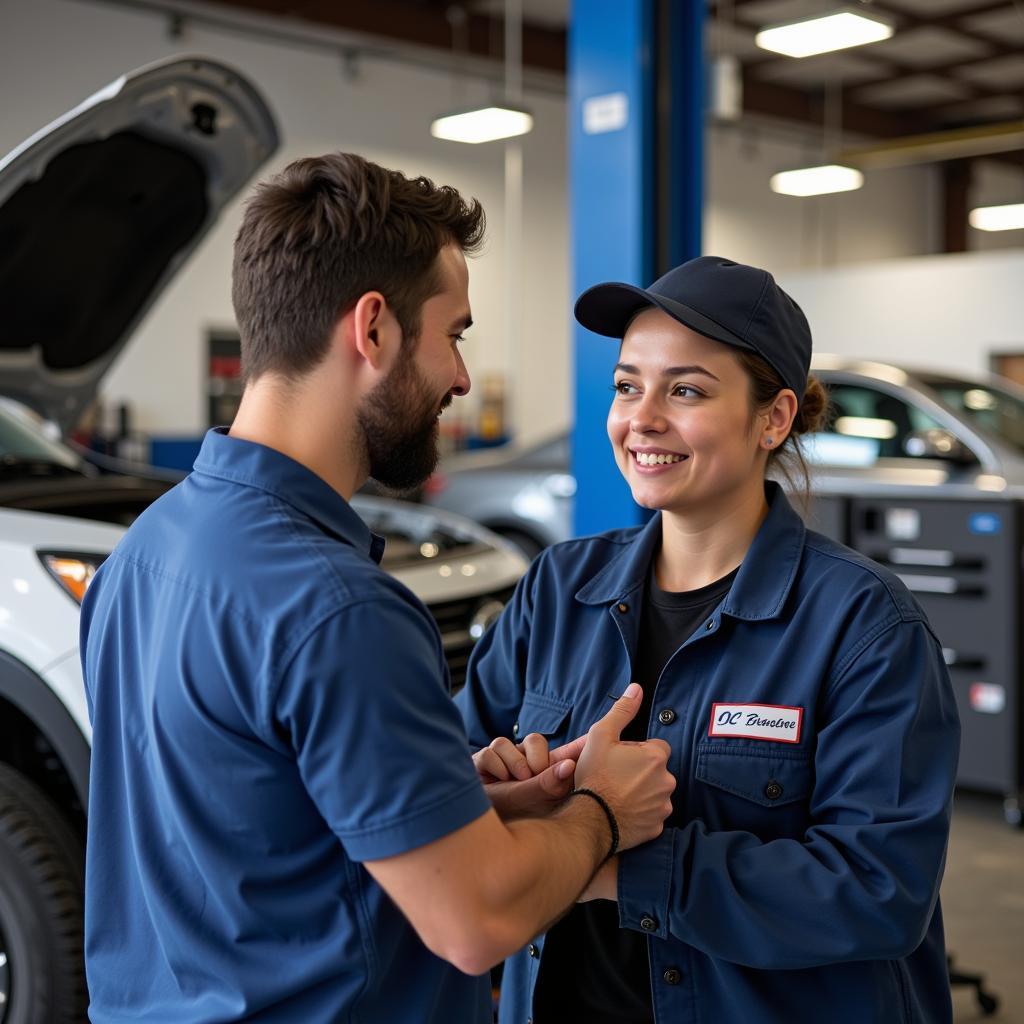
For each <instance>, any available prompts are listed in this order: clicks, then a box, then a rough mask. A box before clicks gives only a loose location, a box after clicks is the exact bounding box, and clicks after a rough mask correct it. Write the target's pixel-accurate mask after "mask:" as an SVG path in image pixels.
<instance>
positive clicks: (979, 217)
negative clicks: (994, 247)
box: [967, 203, 1024, 231]
mask: <svg viewBox="0 0 1024 1024" xmlns="http://www.w3.org/2000/svg"><path fill="white" fill-rule="evenodd" d="M967 219H968V221H969V223H970V225H971V227H972V228H977V229H978V230H979V231H1017V230H1019V229H1021V228H1024V203H1007V204H1006V205H1005V206H979V207H978V208H977V209H976V210H971V213H970V216H969V217H968V218H967Z"/></svg>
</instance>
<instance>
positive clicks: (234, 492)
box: [82, 431, 490, 1024]
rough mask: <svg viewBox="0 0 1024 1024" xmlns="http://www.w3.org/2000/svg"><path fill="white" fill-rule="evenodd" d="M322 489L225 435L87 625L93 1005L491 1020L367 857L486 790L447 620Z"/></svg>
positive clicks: (461, 813)
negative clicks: (463, 713) (439, 623)
mask: <svg viewBox="0 0 1024 1024" xmlns="http://www.w3.org/2000/svg"><path fill="white" fill-rule="evenodd" d="M382 548H383V543H382V542H381V541H380V540H379V538H374V537H373V536H372V535H371V534H370V532H369V530H368V529H367V528H366V526H365V525H364V524H363V522H362V521H361V520H360V519H359V518H358V516H357V515H356V514H355V512H354V511H353V510H352V508H351V507H350V506H349V505H348V503H347V502H345V501H344V500H343V499H342V498H341V497H340V496H339V495H338V494H337V493H336V492H335V491H334V490H333V489H332V488H331V487H330V486H329V485H328V484H327V483H325V482H324V481H323V480H322V479H320V478H319V477H318V476H316V475H315V474H314V473H312V472H311V471H309V470H308V469H306V468H305V467H303V466H301V465H300V464H298V463H297V462H295V461H293V460H292V459H290V458H288V457H287V456H285V455H283V454H281V453H280V452H277V451H274V450H272V449H270V448H267V447H264V446H262V445H258V444H253V443H251V442H248V441H243V440H240V439H237V438H233V437H230V436H228V435H227V434H225V433H223V432H220V431H212V432H211V433H210V434H208V435H207V437H206V440H205V442H204V444H203V448H202V451H201V453H200V455H199V458H198V460H197V461H196V464H195V471H194V472H193V473H192V475H191V476H190V477H188V479H186V480H185V481H183V482H182V483H181V484H179V485H178V486H177V487H175V488H174V489H173V490H172V491H170V492H169V493H168V494H167V495H165V496H164V497H163V498H161V499H160V500H159V501H157V502H156V503H155V504H153V505H152V506H150V508H149V509H147V510H146V512H145V513H144V514H143V515H142V516H141V517H140V518H139V519H138V520H137V521H136V522H135V524H134V525H133V526H132V527H131V529H130V530H129V531H128V533H127V535H126V536H125V537H124V539H123V540H122V542H121V543H120V544H119V545H118V547H117V548H116V549H115V551H114V553H113V554H112V555H111V556H110V558H109V559H107V561H106V562H105V563H104V565H103V566H102V568H101V569H100V570H99V572H98V573H97V575H96V578H95V580H94V581H93V583H92V585H91V586H90V588H89V591H88V594H87V595H86V599H85V602H84V605H83V610H82V611H83V614H82V662H83V668H84V674H85V680H86V690H87V697H88V702H89V711H90V717H91V721H92V726H93V754H92V777H91V784H90V807H89V834H88V854H87V864H86V968H87V973H88V982H89V990H90V996H91V1001H92V1004H91V1009H90V1016H91V1018H92V1020H93V1021H95V1022H108V1021H128V1020H131V1021H167V1022H174V1024H186V1022H194V1024H200V1022H203V1024H205V1022H210V1024H212V1022H215V1021H217V1022H219V1021H237V1020H243V1019H244V1020H247V1021H250V1020H251V1021H301V1022H303V1024H307V1022H317V1021H338V1022H342V1021H344V1022H348V1021H352V1022H356V1021H361V1022H382V1021H388V1022H394V1024H401V1022H405V1021H408V1022H410V1024H412V1022H416V1024H423V1022H429V1021H437V1022H442V1021H443V1022H450V1021H460V1022H462V1021H465V1022H478V1021H479V1022H483V1021H488V1020H489V1019H490V996H489V982H488V980H487V978H486V977H484V978H472V977H468V976H466V975H464V974H461V973H460V972H459V971H457V970H456V969H455V968H454V967H452V966H450V965H449V964H447V963H445V962H444V961H442V960H440V959H439V958H437V957H436V956H434V954H432V953H431V952H429V951H428V950H427V949H426V947H425V946H424V945H423V944H422V942H421V941H420V939H419V937H418V936H417V935H416V933H415V932H414V930H413V929H412V927H411V926H410V925H409V923H408V922H407V921H406V919H405V918H404V917H403V915H402V914H401V913H400V911H399V910H398V909H397V908H396V907H395V906H394V904H393V903H392V902H391V901H390V900H389V899H388V897H387V896H386V895H385V894H384V892H383V891H382V890H381V889H380V888H379V887H378V886H377V885H376V884H375V883H374V881H373V880H372V878H371V877H370V875H369V874H368V873H367V871H366V870H365V868H364V867H363V866H362V864H361V862H362V861H366V860H375V859H379V858H383V857H389V856H393V855H395V854H399V853H402V852H405V851H407V850H411V849H413V848H415V847H418V846H421V845H423V844H426V843H429V842H431V841H433V840H436V839H439V838H441V837H442V836H444V835H447V834H448V833H450V832H452V831H454V830H455V829H458V828H460V827H462V826H463V825H466V824H468V823H470V822H471V821H473V820H475V819H476V818H478V817H479V816H480V815H482V814H483V813H485V812H486V811H487V810H488V808H489V806H490V805H489V802H488V800H487V797H486V796H485V794H484V792H483V790H482V788H481V786H480V783H479V781H478V779H477V777H476V774H475V772H474V769H473V766H472V762H471V761H470V759H469V757H468V756H467V753H466V736H465V731H464V728H463V726H462V723H461V721H460V719H459V715H458V713H457V712H456V710H455V708H454V706H453V705H452V703H451V701H450V699H449V696H448V686H447V682H448V680H447V669H446V667H445V662H444V657H443V651H442V646H441V639H440V636H439V634H438V632H437V628H436V626H435V625H434V622H433V620H432V619H431V617H430V614H429V612H428V611H427V610H426V608H424V606H423V605H422V604H421V603H420V602H419V601H418V600H417V598H416V597H415V596H414V595H413V594H412V593H410V591H409V590H408V589H406V588H405V587H404V586H402V585H401V584H400V583H399V582H398V581H396V580H395V579H393V578H392V577H391V576H389V575H388V574H386V573H385V572H383V571H382V570H381V569H380V567H379V566H378V564H377V562H378V561H379V559H380V555H381V552H382Z"/></svg>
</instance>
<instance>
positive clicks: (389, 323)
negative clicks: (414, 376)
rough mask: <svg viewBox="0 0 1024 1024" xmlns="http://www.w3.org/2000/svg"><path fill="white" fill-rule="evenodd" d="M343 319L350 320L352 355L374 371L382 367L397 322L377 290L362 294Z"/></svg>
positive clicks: (387, 359) (388, 357) (384, 364)
mask: <svg viewBox="0 0 1024 1024" xmlns="http://www.w3.org/2000/svg"><path fill="white" fill-rule="evenodd" d="M343 319H347V320H348V321H349V324H348V329H349V331H350V332H351V336H350V338H349V342H350V344H351V346H352V351H353V355H356V356H357V357H358V358H361V359H363V360H365V361H366V362H367V363H369V364H370V366H371V367H373V369H375V370H379V369H382V368H383V367H384V366H386V365H387V364H388V363H389V362H390V361H391V359H392V353H391V351H390V348H391V345H390V342H391V341H392V340H393V339H392V335H393V334H394V333H395V332H396V330H397V329H398V324H397V321H396V320H395V317H394V315H393V314H392V312H391V310H390V309H388V304H387V300H386V299H385V298H384V296H383V295H381V293H380V292H366V293H365V294H363V295H361V296H360V297H359V299H358V300H357V302H356V304H355V305H354V306H353V307H352V308H351V309H350V310H349V312H348V313H347V314H346V315H345V317H344V318H343ZM399 340H401V338H400V337H399Z"/></svg>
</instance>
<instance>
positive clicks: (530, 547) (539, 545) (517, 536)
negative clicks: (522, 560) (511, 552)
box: [491, 526, 546, 562]
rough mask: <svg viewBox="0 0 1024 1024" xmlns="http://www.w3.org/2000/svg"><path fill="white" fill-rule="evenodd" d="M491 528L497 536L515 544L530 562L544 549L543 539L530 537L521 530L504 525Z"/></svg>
mask: <svg viewBox="0 0 1024 1024" xmlns="http://www.w3.org/2000/svg"><path fill="white" fill-rule="evenodd" d="M491 529H492V530H494V532H495V533H496V534H498V536H499V537H504V538H505V540H507V541H508V542H509V543H510V544H515V546H516V547H517V548H519V550H520V551H521V552H522V553H523V554H524V555H525V556H526V558H528V559H529V560H530V561H531V562H532V561H533V560H534V559H535V558H536V557H537V556H538V555H539V554H540V553H541V552H542V551H543V550H544V548H545V546H546V545H545V544H544V542H543V541H540V540H537V538H536V537H532V536H531V535H530V534H528V533H526V532H524V531H523V530H513V529H511V528H506V527H504V526H492V527H491Z"/></svg>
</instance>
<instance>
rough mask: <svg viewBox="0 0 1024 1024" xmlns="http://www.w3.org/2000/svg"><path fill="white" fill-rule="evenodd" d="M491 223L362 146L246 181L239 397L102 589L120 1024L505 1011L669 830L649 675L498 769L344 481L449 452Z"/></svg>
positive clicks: (108, 909)
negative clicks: (590, 896) (504, 974)
mask: <svg viewBox="0 0 1024 1024" xmlns="http://www.w3.org/2000/svg"><path fill="white" fill-rule="evenodd" d="M482 232H483V213H482V211H481V209H480V206H479V204H478V203H476V202H472V203H467V202H466V201H465V200H463V199H462V197H461V196H460V195H459V194H458V193H457V192H456V191H455V190H454V189H451V188H448V187H437V186H435V185H434V184H433V183H432V182H430V181H428V180H427V179H425V178H416V179H408V178H406V177H405V176H404V175H402V174H400V173H398V172H395V171H387V170H385V169H384V168H381V167H378V166H376V165H375V164H372V163H369V162H368V161H366V160H363V159H361V158H359V157H356V156H352V155H347V154H335V155H332V156H326V157H320V158H315V159H308V160H300V161H297V162H296V163H294V164H292V165H290V166H289V167H288V168H286V169H285V170H284V171H283V172H282V174H281V175H279V176H278V177H277V178H275V179H273V180H271V181H269V182H267V183H265V184H263V185H261V186H259V187H258V188H257V190H256V192H255V194H254V196H253V197H252V198H251V199H250V201H249V203H248V206H247V208H246V211H245V215H244V218H243V222H242V226H241V229H240V230H239V233H238V237H237V239H236V243H235V258H234V270H233V291H232V296H233V300H234V305H235V312H236V315H237V318H238V325H239V331H240V335H241V339H242V359H243V370H244V372H245V376H246V390H245V394H244V396H243V400H242V403H241V407H240V409H239V413H238V416H237V418H236V419H235V422H234V423H233V424H232V426H231V428H230V430H225V429H217V430H213V431H211V432H210V433H209V434H208V435H207V437H206V439H205V441H204V443H203V447H202V451H201V452H200V455H199V457H198V459H197V460H196V463H195V469H194V472H193V473H192V474H191V476H190V477H189V478H188V479H187V480H185V481H183V482H182V483H181V484H179V485H178V486H177V487H175V488H174V489H173V490H172V491H170V492H169V493H168V494H167V495H165V496H164V497H163V498H161V499H160V500H159V501H158V502H156V503H155V504H154V505H152V506H151V507H150V508H149V509H147V511H146V512H145V513H144V514H143V515H142V516H141V517H140V518H139V519H138V520H137V521H136V523H135V524H134V525H133V526H132V527H131V529H130V530H129V531H128V533H127V535H126V536H125V538H124V539H123V541H122V542H121V543H120V544H119V545H118V547H117V549H116V550H115V551H114V552H113V554H112V555H111V556H110V557H109V558H108V559H107V561H106V562H105V563H104V565H103V566H102V568H101V569H100V570H99V572H98V573H97V575H96V577H95V579H94V581H93V583H92V584H91V586H90V588H89V591H88V593H87V595H86V598H85V602H84V604H83V609H82V660H83V667H84V674H85V680H86V688H87V697H88V701H89V713H90V718H91V721H92V724H93V760H92V778H91V788H90V808H89V811H90V813H89V826H88V827H89V835H88V844H87V849H88V853H87V865H86V967H87V973H88V981H89V988H90V995H91V1000H92V1005H91V1007H90V1016H91V1019H92V1020H93V1021H94V1022H97V1024H102V1022H107V1021H115V1020H117V1021H125V1020H131V1021H162V1022H163V1021H174V1022H175V1024H179V1022H190V1024H206V1022H210V1024H213V1022H215V1021H216V1022H222V1021H240V1020H246V1021H296V1022H303V1024H305V1022H313V1021H327V1020H331V1021H354V1020H361V1021H368V1022H380V1024H385V1022H387V1024H402V1022H409V1024H413V1022H415V1024H425V1022H438V1024H441V1022H444V1024H450V1022H459V1024H477V1022H479V1024H483V1022H485V1021H489V1020H490V998H489V984H488V979H487V977H486V971H487V970H488V968H489V967H490V966H491V965H492V964H494V963H496V962H498V961H500V960H502V959H503V958H504V957H505V956H507V955H508V954H510V953H512V952H513V951H514V950H516V949H518V948H520V947H522V946H523V945H525V944H526V943H527V942H528V941H529V939H530V938H531V937H532V936H534V935H536V934H538V933H539V932H541V931H543V930H544V928H545V927H546V925H547V924H549V923H550V922H551V921H552V920H554V919H555V918H557V917H558V916H560V915H561V913H563V912H564V910H565V909H566V908H567V907H568V906H569V905H570V904H571V903H572V902H573V901H574V900H575V899H576V897H577V896H578V895H579V894H580V892H581V890H583V888H584V886H585V885H586V884H587V882H588V880H589V879H590V878H591V877H592V876H593V874H594V872H595V871H596V869H597V868H598V866H599V865H600V864H601V863H603V862H604V861H605V860H606V859H607V858H608V857H609V856H611V855H613V854H614V853H615V851H616V848H618V849H625V848H628V847H630V846H634V845H637V844H638V843H641V842H645V841H647V840H649V839H652V838H654V837H655V836H657V835H658V834H659V833H660V832H661V830H662V827H663V824H662V823H663V821H664V819H665V817H666V816H667V815H668V814H669V812H670V811H671V800H670V796H671V791H672V789H673V787H674V784H675V783H674V780H673V777H672V776H671V775H670V774H669V773H668V771H667V769H666V762H667V756H668V747H667V746H666V745H665V744H664V743H663V742H661V741H657V740H655V741H651V742H649V743H638V744H625V743H622V742H620V741H619V734H620V732H621V730H622V728H623V727H624V726H625V725H626V724H628V722H629V721H630V720H631V719H632V717H633V716H634V715H635V714H636V712H637V710H638V708H639V707H640V703H641V695H640V694H639V687H636V686H630V687H628V688H627V692H626V693H625V694H623V695H622V696H621V697H620V698H619V699H618V700H617V701H614V702H613V703H612V706H611V710H610V711H609V712H608V714H607V715H606V716H605V717H604V718H603V719H601V720H600V721H599V722H597V723H596V724H595V725H594V727H593V728H592V729H591V730H590V732H589V733H588V734H587V736H586V737H585V738H581V739H580V740H578V741H576V742H574V743H572V744H569V745H568V747H567V748H563V749H562V750H560V751H554V752H552V753H551V754H550V755H549V753H548V750H547V744H546V742H544V741H543V739H542V738H541V737H532V739H531V737H526V738H525V739H524V740H523V743H522V744H521V745H520V747H521V749H518V750H517V748H516V747H515V746H514V745H513V744H512V742H511V741H510V740H508V739H505V740H502V741H496V743H497V744H498V746H497V748H496V749H493V750H492V749H490V748H488V749H487V750H485V751H481V752H479V754H478V764H479V766H480V767H479V772H478V770H477V766H476V765H474V762H473V760H471V758H470V755H469V752H468V747H467V741H466V735H465V732H464V731H463V727H462V723H461V720H460V718H459V716H458V713H457V711H456V710H455V708H454V706H453V705H452V703H451V702H450V700H449V698H448V694H447V686H446V682H447V680H446V669H445V664H444V659H443V651H442V646H441V639H440V636H439V634H438V632H437V627H436V625H435V624H434V622H433V620H432V619H431V617H430V615H429V613H428V612H427V610H426V609H425V608H424V607H423V605H422V604H421V603H420V602H419V601H418V600H417V599H416V598H415V597H414V596H413V595H412V594H411V593H410V592H409V591H408V590H407V589H406V588H405V587H403V586H402V585H401V584H400V583H398V582H397V581H396V580H394V579H393V578H392V577H390V576H388V575H387V574H386V573H384V572H383V571H382V570H381V569H380V568H379V566H378V564H377V562H379V559H380V555H381V549H382V547H383V543H382V542H381V541H380V539H379V538H375V537H373V536H372V535H371V534H370V532H369V530H368V529H367V528H366V526H365V525H364V524H363V523H362V522H361V521H360V520H359V518H358V517H357V516H356V514H355V513H354V512H353V510H352V508H351V506H350V505H349V503H348V499H349V498H350V497H351V495H352V494H353V492H354V491H355V490H356V489H357V488H358V487H359V486H360V485H361V484H362V483H363V482H364V481H365V480H366V478H367V477H368V476H369V475H373V476H374V477H376V479H377V480H379V481H380V482H381V483H383V484H385V485H388V486H392V487H408V486H412V485H415V484H417V483H420V482H421V481H422V480H423V479H424V478H425V477H426V476H427V475H428V474H429V473H430V472H431V470H432V469H433V467H434V465H435V463H436V460H437V421H438V417H439V416H440V414H441V412H442V410H443V409H444V407H445V406H446V405H447V404H448V403H449V402H451V400H452V398H453V397H457V396H460V395H464V394H466V392H467V391H468V390H469V386H470V381H469V375H468V373H467V371H466V366H465V363H464V362H463V360H462V355H461V353H460V351H459V347H458V346H459V342H460V341H461V336H462V333H463V331H465V330H466V328H467V327H468V326H469V324H470V310H469V298H468V271H467V268H466V260H465V256H464V253H466V252H470V253H472V252H473V251H474V250H475V249H476V248H477V247H478V246H479V244H480V240H481V236H482ZM541 760H542V761H543V764H540V763H539V762H540V761H541ZM537 771H539V772H540V774H539V775H538V776H537V778H536V779H529V778H528V777H529V776H532V775H533V774H534V772H537ZM481 778H487V780H488V782H489V783H490V784H489V785H488V787H487V788H486V789H485V787H484V786H483V785H482V784H481ZM517 778H518V779H527V781H520V782H517V781H515V780H516V779H517ZM501 779H504V781H499V780H501ZM574 784H575V786H576V789H575V790H573V789H572V787H573V785H574ZM576 795H580V796H582V799H570V798H569V797H570V796H576ZM524 809H526V810H528V811H529V812H530V813H532V814H533V815H534V816H533V817H514V816H513V811H515V812H517V813H520V814H521V813H522V812H523V810H524ZM496 811H497V812H501V813H502V814H504V818H503V817H502V816H500V815H499V813H496Z"/></svg>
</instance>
